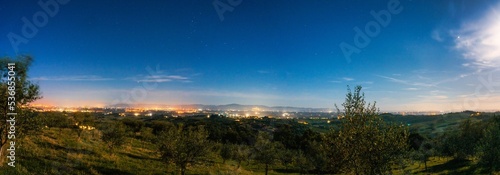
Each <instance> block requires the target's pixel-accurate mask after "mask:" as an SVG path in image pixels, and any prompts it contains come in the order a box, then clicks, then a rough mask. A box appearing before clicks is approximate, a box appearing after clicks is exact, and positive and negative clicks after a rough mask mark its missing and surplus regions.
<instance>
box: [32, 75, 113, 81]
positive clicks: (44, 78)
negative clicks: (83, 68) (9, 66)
mask: <svg viewBox="0 0 500 175" xmlns="http://www.w3.org/2000/svg"><path fill="white" fill-rule="evenodd" d="M30 80H33V81H109V80H114V79H113V78H104V77H101V76H97V75H77V76H41V77H34V78H30Z"/></svg>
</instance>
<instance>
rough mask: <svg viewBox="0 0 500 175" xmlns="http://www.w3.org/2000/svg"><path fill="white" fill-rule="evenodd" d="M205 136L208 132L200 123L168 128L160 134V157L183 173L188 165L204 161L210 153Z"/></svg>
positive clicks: (209, 146)
mask: <svg viewBox="0 0 500 175" xmlns="http://www.w3.org/2000/svg"><path fill="white" fill-rule="evenodd" d="M207 137H208V132H207V131H206V130H205V129H204V127H203V126H201V125H199V126H198V127H188V128H184V127H183V126H179V127H172V128H169V129H168V130H167V131H166V132H162V134H161V135H160V139H159V140H160V141H159V151H160V152H161V159H162V160H163V161H164V162H165V163H174V164H175V165H176V166H177V167H178V168H180V171H181V174H182V175H184V174H185V173H186V168H187V166H188V165H193V164H198V163H202V162H204V161H205V158H206V157H207V156H208V154H209V153H210V148H211V145H212V144H211V143H210V141H209V140H208V139H207Z"/></svg>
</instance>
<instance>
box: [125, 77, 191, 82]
mask: <svg viewBox="0 0 500 175" xmlns="http://www.w3.org/2000/svg"><path fill="white" fill-rule="evenodd" d="M127 79H131V80H134V81H137V82H148V83H149V82H156V83H164V82H173V81H178V82H192V81H191V80H190V79H189V78H188V77H185V76H181V75H148V76H137V77H131V78H127Z"/></svg>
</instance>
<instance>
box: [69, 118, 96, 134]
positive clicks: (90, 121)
mask: <svg viewBox="0 0 500 175" xmlns="http://www.w3.org/2000/svg"><path fill="white" fill-rule="evenodd" d="M73 122H74V124H75V125H73V126H74V127H73V128H74V129H75V131H76V133H77V134H78V139H80V136H81V135H82V133H83V131H84V130H83V129H82V128H80V126H92V125H94V124H95V117H94V115H92V114H91V113H84V112H76V113H74V114H73Z"/></svg>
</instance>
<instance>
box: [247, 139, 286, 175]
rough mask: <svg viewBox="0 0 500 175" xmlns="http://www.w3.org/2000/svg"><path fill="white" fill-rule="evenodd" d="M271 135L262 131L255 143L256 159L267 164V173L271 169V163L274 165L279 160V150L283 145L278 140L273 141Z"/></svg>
mask: <svg viewBox="0 0 500 175" xmlns="http://www.w3.org/2000/svg"><path fill="white" fill-rule="evenodd" d="M270 137H271V136H270V135H269V134H267V133H264V132H260V133H259V135H258V136H257V141H256V143H255V145H254V153H255V157H254V160H256V161H257V162H258V163H261V164H264V165H265V166H266V168H265V173H266V175H267V172H268V171H269V165H274V164H275V163H276V162H277V161H279V157H278V156H279V154H278V153H277V151H278V150H279V149H280V148H282V147H283V146H282V145H281V144H279V143H278V142H272V141H271V138H270Z"/></svg>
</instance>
